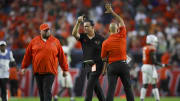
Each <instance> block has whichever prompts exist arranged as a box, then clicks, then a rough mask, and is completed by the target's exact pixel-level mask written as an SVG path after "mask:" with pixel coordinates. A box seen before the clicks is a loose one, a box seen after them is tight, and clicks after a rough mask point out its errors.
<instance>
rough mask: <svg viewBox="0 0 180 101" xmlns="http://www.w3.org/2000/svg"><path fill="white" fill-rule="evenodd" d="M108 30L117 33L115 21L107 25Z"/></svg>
mask: <svg viewBox="0 0 180 101" xmlns="http://www.w3.org/2000/svg"><path fill="white" fill-rule="evenodd" d="M109 31H110V33H111V34H114V33H117V32H118V25H117V24H116V23H111V24H110V25H109Z"/></svg>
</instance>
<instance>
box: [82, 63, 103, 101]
mask: <svg viewBox="0 0 180 101" xmlns="http://www.w3.org/2000/svg"><path fill="white" fill-rule="evenodd" d="M83 67H84V68H85V70H86V73H87V79H88V82H87V88H86V96H85V101H92V97H93V90H94V91H95V93H96V95H97V97H98V99H99V101H105V97H104V94H103V91H102V88H101V86H100V83H99V76H100V73H99V71H98V72H97V71H96V72H91V67H92V66H90V65H89V64H83ZM96 68H100V67H99V66H98V65H97V66H96Z"/></svg>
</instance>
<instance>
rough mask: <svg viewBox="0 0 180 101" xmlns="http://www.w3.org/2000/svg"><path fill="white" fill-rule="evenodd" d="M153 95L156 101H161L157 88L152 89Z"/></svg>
mask: <svg viewBox="0 0 180 101" xmlns="http://www.w3.org/2000/svg"><path fill="white" fill-rule="evenodd" d="M152 93H153V95H154V97H155V99H156V101H159V100H160V97H159V91H158V89H157V88H154V89H152Z"/></svg>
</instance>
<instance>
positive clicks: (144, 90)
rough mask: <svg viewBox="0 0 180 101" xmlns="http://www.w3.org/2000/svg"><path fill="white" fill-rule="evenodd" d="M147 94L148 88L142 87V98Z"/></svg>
mask: <svg viewBox="0 0 180 101" xmlns="http://www.w3.org/2000/svg"><path fill="white" fill-rule="evenodd" d="M145 96H146V88H141V95H140V99H144V98H145Z"/></svg>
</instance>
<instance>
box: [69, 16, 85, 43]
mask: <svg viewBox="0 0 180 101" xmlns="http://www.w3.org/2000/svg"><path fill="white" fill-rule="evenodd" d="M83 18H84V16H79V17H78V20H77V21H76V24H75V26H74V28H73V31H72V35H73V36H74V37H75V38H76V39H77V40H78V39H79V38H80V34H79V32H78V31H79V26H80V24H81V22H83Z"/></svg>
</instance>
